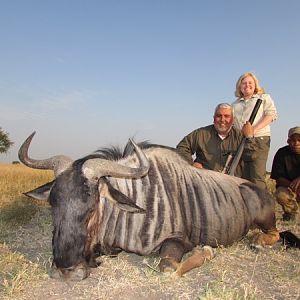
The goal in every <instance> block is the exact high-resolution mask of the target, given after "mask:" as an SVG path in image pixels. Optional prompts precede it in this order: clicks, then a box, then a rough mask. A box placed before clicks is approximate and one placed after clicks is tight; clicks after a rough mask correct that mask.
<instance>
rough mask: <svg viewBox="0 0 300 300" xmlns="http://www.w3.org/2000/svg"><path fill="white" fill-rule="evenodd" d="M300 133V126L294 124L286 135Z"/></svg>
mask: <svg viewBox="0 0 300 300" xmlns="http://www.w3.org/2000/svg"><path fill="white" fill-rule="evenodd" d="M296 133H297V134H300V127H299V126H296V127H293V128H291V129H290V130H289V133H288V137H291V136H292V135H293V134H296Z"/></svg>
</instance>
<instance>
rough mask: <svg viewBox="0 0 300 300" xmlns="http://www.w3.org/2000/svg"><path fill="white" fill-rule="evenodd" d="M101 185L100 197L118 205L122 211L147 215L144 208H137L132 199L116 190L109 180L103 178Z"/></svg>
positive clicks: (100, 181)
mask: <svg viewBox="0 0 300 300" xmlns="http://www.w3.org/2000/svg"><path fill="white" fill-rule="evenodd" d="M99 183H100V184H101V187H100V195H101V196H102V197H105V198H106V199H107V200H109V201H111V202H112V203H113V204H115V205H117V206H118V207H119V208H120V209H121V210H125V211H127V212H131V213H145V210H144V209H143V208H141V207H139V206H137V205H136V204H135V203H134V202H133V201H132V200H131V199H130V198H128V197H127V196H126V195H124V194H123V193H121V192H120V191H118V190H116V189H115V188H114V187H113V186H112V185H111V184H110V182H109V181H108V180H107V179H105V178H101V179H100V180H99Z"/></svg>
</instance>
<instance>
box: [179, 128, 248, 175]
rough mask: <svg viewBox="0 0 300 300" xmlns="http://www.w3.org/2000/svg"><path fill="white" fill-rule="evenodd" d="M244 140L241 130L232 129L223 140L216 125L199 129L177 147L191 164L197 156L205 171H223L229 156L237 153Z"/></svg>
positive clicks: (197, 160)
mask: <svg viewBox="0 0 300 300" xmlns="http://www.w3.org/2000/svg"><path fill="white" fill-rule="evenodd" d="M242 138H243V135H242V133H241V131H240V130H238V129H236V128H234V127H232V128H231V130H230V132H229V134H228V135H227V136H226V137H225V138H224V139H221V138H220V136H219V135H218V132H217V131H216V129H215V127H214V125H209V126H206V127H201V128H198V129H196V130H194V131H192V132H191V133H190V134H188V135H187V136H185V137H184V138H183V139H182V140H181V142H180V143H179V144H178V145H177V147H176V148H177V151H178V152H179V153H180V154H181V155H182V156H183V157H184V158H185V159H186V160H187V161H188V162H189V163H190V164H192V163H193V155H194V154H196V159H195V161H196V162H199V163H201V164H202V165H203V167H204V168H205V169H210V170H214V171H219V172H220V171H222V170H223V168H224V166H225V163H226V160H227V157H228V154H229V153H230V152H232V153H233V154H235V153H236V151H237V149H238V146H239V144H240V142H241V140H242Z"/></svg>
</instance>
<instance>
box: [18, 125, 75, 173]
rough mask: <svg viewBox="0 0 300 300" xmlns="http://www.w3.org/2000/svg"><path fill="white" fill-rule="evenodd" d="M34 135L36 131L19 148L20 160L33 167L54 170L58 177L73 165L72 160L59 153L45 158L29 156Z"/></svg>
mask: <svg viewBox="0 0 300 300" xmlns="http://www.w3.org/2000/svg"><path fill="white" fill-rule="evenodd" d="M34 135H35V131H34V132H33V133H32V134H31V135H30V136H29V137H28V138H27V139H26V140H25V142H24V143H23V144H22V145H21V147H20V149H19V159H20V161H21V162H22V163H23V164H24V165H26V166H28V167H30V168H33V169H45V170H53V171H54V175H55V177H57V176H58V175H59V174H60V173H62V172H63V171H64V170H65V169H67V168H68V167H69V166H70V165H71V163H72V160H71V159H70V158H69V157H67V156H64V155H57V156H53V157H50V158H47V159H43V160H37V159H32V158H30V157H29V156H28V148H29V145H30V143H31V140H32V138H33V136H34Z"/></svg>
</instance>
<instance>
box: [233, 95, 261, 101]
mask: <svg viewBox="0 0 300 300" xmlns="http://www.w3.org/2000/svg"><path fill="white" fill-rule="evenodd" d="M258 98H259V95H258V94H254V95H253V96H252V97H251V98H249V99H247V100H251V99H258ZM238 100H239V101H245V98H243V97H241V98H239V99H238Z"/></svg>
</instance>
